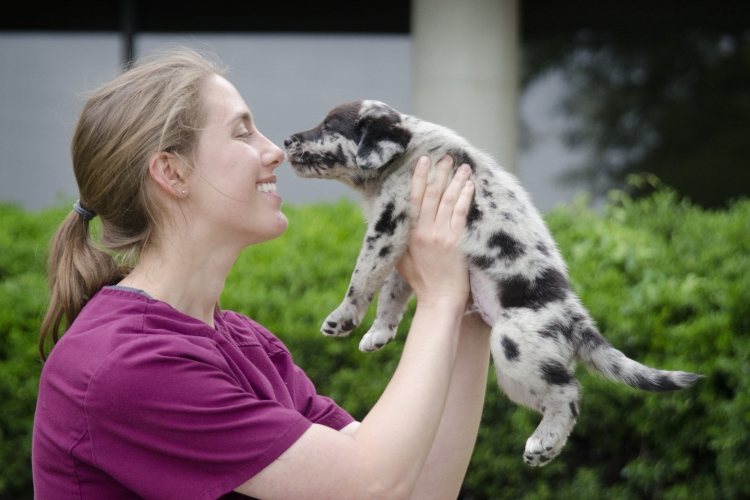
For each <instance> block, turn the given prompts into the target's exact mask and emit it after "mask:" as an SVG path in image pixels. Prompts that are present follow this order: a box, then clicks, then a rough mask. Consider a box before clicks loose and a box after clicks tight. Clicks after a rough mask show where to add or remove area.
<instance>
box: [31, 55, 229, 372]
mask: <svg viewBox="0 0 750 500" xmlns="http://www.w3.org/2000/svg"><path fill="white" fill-rule="evenodd" d="M225 72H226V71H225V69H224V68H223V66H221V65H220V63H218V62H217V61H215V60H212V59H209V58H207V57H206V56H204V55H202V54H200V53H198V52H195V51H192V50H189V49H185V48H179V49H172V50H170V51H169V52H162V53H159V54H156V55H154V56H151V57H149V58H147V59H145V60H142V61H140V62H139V63H137V64H136V65H135V66H134V67H133V68H132V69H130V70H128V71H126V72H125V73H122V74H121V75H120V76H118V77H117V78H115V79H114V80H112V81H111V82H109V83H107V84H105V85H104V86H102V87H100V88H99V89H97V90H96V91H95V92H94V93H93V94H92V95H91V96H90V97H89V99H88V101H87V102H86V104H85V106H84V107H83V111H82V112H81V117H80V118H79V120H78V125H77V127H76V131H75V134H74V135H73V141H72V144H71V152H72V156H73V171H74V173H75V177H76V181H77V183H78V190H79V193H80V204H81V206H82V207H84V208H85V209H86V210H88V211H91V212H94V213H96V214H97V215H98V216H99V217H100V218H101V225H102V229H101V237H100V242H99V246H100V247H101V248H99V247H97V246H96V245H94V243H93V241H92V239H91V235H90V232H89V221H88V220H87V219H86V218H84V217H83V216H81V215H79V214H78V213H76V212H75V211H71V213H70V214H68V216H67V217H66V218H65V220H64V221H63V223H62V224H61V225H60V227H59V228H58V230H57V233H56V234H55V236H54V239H53V240H52V247H51V249H50V256H49V264H48V270H49V285H50V291H51V297H50V304H49V308H48V309H47V313H46V315H45V317H44V321H43V323H42V328H41V333H40V338H39V353H40V355H41V357H42V360H44V359H46V355H45V344H46V341H47V339H48V338H49V337H50V336H51V337H52V340H53V342H57V340H58V338H59V330H60V325H61V323H62V322H63V318H64V319H65V323H66V326H65V329H67V328H69V327H70V325H71V323H72V322H73V321H74V320H75V319H76V317H77V316H78V314H79V313H80V312H81V309H82V308H83V306H84V305H85V304H86V302H87V301H88V299H90V298H91V297H93V296H94V294H96V293H97V292H98V291H99V290H100V289H101V288H102V287H104V286H106V285H111V284H115V283H117V282H119V281H120V280H122V278H124V277H125V276H126V275H127V274H128V272H129V271H130V267H128V265H127V264H129V263H132V262H135V260H136V259H137V257H138V256H139V255H140V254H141V252H142V251H143V250H144V248H146V247H147V246H148V245H149V244H152V243H153V240H154V238H155V236H156V232H155V231H154V230H155V228H156V227H157V225H158V223H159V222H160V215H161V213H162V212H163V211H160V207H159V205H158V203H157V199H156V196H154V193H153V189H154V184H153V183H152V182H151V179H150V176H149V170H148V162H149V159H150V158H151V157H152V156H153V155H154V154H156V153H158V152H160V151H166V152H169V153H172V154H175V155H178V156H180V157H183V158H187V159H192V158H193V157H194V153H195V150H196V147H197V145H198V136H199V132H200V130H201V128H202V127H203V126H204V125H205V121H206V117H207V110H206V109H205V102H204V98H203V89H204V87H205V83H206V81H207V80H208V79H209V78H210V77H212V76H214V75H219V76H224V74H225ZM103 249H104V250H103ZM106 250H109V251H110V252H107V251H106ZM113 255H114V256H116V257H117V258H118V260H115V257H113ZM118 261H119V262H120V263H118ZM123 263H125V264H123Z"/></svg>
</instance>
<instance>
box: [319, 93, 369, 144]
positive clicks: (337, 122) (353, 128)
mask: <svg viewBox="0 0 750 500" xmlns="http://www.w3.org/2000/svg"><path fill="white" fill-rule="evenodd" d="M361 107H362V101H353V102H348V103H346V104H342V105H340V106H336V107H335V108H333V109H332V110H331V112H330V113H328V116H326V119H325V120H323V123H322V124H321V126H322V128H323V129H328V130H330V131H332V132H336V133H338V134H341V135H342V136H344V137H345V138H347V139H349V140H350V141H353V142H356V143H358V142H359V139H360V132H359V131H358V130H357V119H358V117H359V109H360V108H361ZM313 130H315V129H313Z"/></svg>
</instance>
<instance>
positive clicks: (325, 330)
mask: <svg viewBox="0 0 750 500" xmlns="http://www.w3.org/2000/svg"><path fill="white" fill-rule="evenodd" d="M323 331H324V332H325V333H327V334H328V335H333V330H329V329H327V328H324V329H323Z"/></svg>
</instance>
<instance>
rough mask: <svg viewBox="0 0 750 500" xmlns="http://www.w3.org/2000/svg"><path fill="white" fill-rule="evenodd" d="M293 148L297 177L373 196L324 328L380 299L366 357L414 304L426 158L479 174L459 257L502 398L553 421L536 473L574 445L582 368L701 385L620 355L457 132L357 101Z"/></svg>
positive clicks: (550, 249) (537, 446) (540, 230)
mask: <svg viewBox="0 0 750 500" xmlns="http://www.w3.org/2000/svg"><path fill="white" fill-rule="evenodd" d="M284 144H285V146H286V149H287V157H288V159H289V161H290V163H291V164H292V167H293V168H294V171H295V172H296V173H297V175H300V176H302V177H321V178H330V179H338V180H339V181H342V182H344V183H346V184H348V185H349V186H351V187H353V188H354V189H356V190H357V191H359V192H360V193H361V194H362V196H363V199H364V205H365V212H366V215H367V218H368V220H369V225H368V228H367V233H366V235H365V241H364V244H363V246H362V249H361V251H360V254H359V258H358V259H357V264H356V268H355V270H354V273H353V274H352V278H351V283H350V285H349V289H348V292H347V294H346V297H345V298H344V301H343V302H342V304H341V305H340V306H339V307H338V308H337V309H336V310H335V311H333V312H332V313H331V314H330V316H328V318H326V320H325V321H324V323H323V328H322V331H323V333H325V334H327V335H348V334H349V332H350V331H351V330H353V329H354V328H355V327H356V326H357V325H359V323H360V322H361V321H362V318H363V316H364V314H365V312H366V311H367V308H368V306H369V305H370V303H371V301H372V299H373V297H374V296H375V293H376V292H377V291H378V290H380V297H379V299H378V308H377V315H376V318H375V321H374V323H373V325H372V327H371V328H370V330H369V331H368V332H367V333H366V334H365V336H364V337H363V338H362V341H361V342H360V349H362V350H363V351H372V350H375V349H378V348H380V347H382V346H384V345H385V344H387V343H388V342H389V341H390V340H391V339H393V337H394V336H395V334H396V328H397V326H398V324H399V322H400V321H401V317H402V315H403V313H404V311H405V309H406V306H407V303H408V301H409V299H410V297H411V296H412V290H411V288H410V287H409V285H408V284H407V283H406V281H405V280H404V279H403V278H402V277H401V276H400V275H399V273H398V272H397V271H396V270H395V268H394V265H395V263H396V262H398V260H399V258H400V257H401V255H402V254H403V253H404V251H405V250H406V246H407V242H408V239H409V231H410V230H411V228H412V225H413V222H414V219H415V213H414V210H413V209H412V207H411V205H410V202H409V190H410V189H409V184H410V182H411V177H412V173H413V170H414V167H415V165H416V162H417V159H418V158H419V157H420V156H422V155H427V156H429V157H430V158H431V160H432V164H433V165H434V164H435V163H436V162H437V160H438V159H440V158H441V157H442V156H443V155H445V154H450V155H451V156H452V157H453V158H454V159H455V167H454V169H455V168H456V167H458V166H459V165H461V164H463V163H467V164H469V166H470V167H471V169H472V175H471V178H472V180H473V181H474V184H475V185H476V187H477V188H476V190H475V194H474V198H473V200H472V202H471V205H470V209H469V213H468V215H467V227H466V230H465V232H464V234H463V235H462V238H461V241H460V247H461V249H462V251H463V252H464V253H465V254H466V256H467V260H468V262H469V272H470V282H471V292H472V297H473V300H474V305H473V306H472V307H471V310H473V311H476V312H478V313H479V314H480V315H481V316H482V318H483V319H484V321H485V322H487V324H488V325H492V327H493V328H492V337H491V344H492V354H493V360H494V364H495V372H496V374H497V379H498V383H499V384H500V386H501V387H502V388H503V390H504V391H505V392H506V394H507V395H508V396H509V397H510V399H512V400H513V401H515V402H517V403H519V404H522V405H524V406H527V407H529V408H533V409H535V410H538V411H540V412H541V413H542V414H543V418H542V421H541V423H540V424H539V426H538V427H537V429H536V431H535V432H534V433H533V435H532V436H531V437H530V438H529V439H528V440H527V442H526V450H525V452H524V460H525V461H526V463H528V464H530V465H537V466H538V465H545V464H546V463H547V462H548V461H549V460H550V459H552V458H553V457H555V456H556V455H557V454H558V453H559V452H560V450H561V449H562V447H563V445H564V444H565V441H566V440H567V437H568V435H569V434H570V432H571V430H572V428H573V425H574V424H575V421H576V419H577V418H578V412H579V407H580V398H581V388H580V384H579V383H578V381H577V380H576V379H575V377H574V376H573V372H574V369H575V365H576V362H577V361H581V362H583V363H584V364H585V365H586V366H587V367H589V368H590V369H593V370H595V371H597V372H599V373H600V374H602V375H604V376H606V377H608V378H610V379H613V380H618V381H621V382H624V383H626V384H628V385H630V386H632V387H636V388H638V389H643V390H647V391H671V390H675V389H680V388H683V387H687V386H690V385H692V384H694V383H695V382H696V380H697V379H698V378H699V377H700V376H699V375H695V374H692V373H686V372H678V371H674V372H671V371H663V370H657V369H653V368H649V367H647V366H644V365H642V364H640V363H638V362H636V361H633V360H631V359H628V358H627V357H626V356H625V355H624V354H623V353H621V352H620V351H618V350H617V349H615V348H614V347H612V345H611V344H610V343H609V342H608V341H607V340H606V339H605V338H604V337H603V336H602V335H601V334H600V333H599V331H598V330H597V329H596V326H595V324H594V322H593V320H592V319H591V317H590V316H589V314H588V311H587V310H586V309H585V308H584V307H583V305H582V304H581V302H580V300H579V299H578V297H577V296H576V294H575V293H574V292H573V291H572V290H571V288H570V284H569V281H568V275H567V270H566V265H565V262H564V261H563V259H562V257H561V256H560V253H559V251H558V250H557V246H556V244H555V242H554V240H553V239H552V236H551V235H550V233H549V231H548V230H547V227H546V226H545V224H544V221H543V220H542V217H541V216H540V214H539V212H538V211H537V210H536V209H535V207H534V206H533V205H532V203H531V200H530V199H529V195H528V194H527V193H526V191H525V190H524V189H523V188H522V187H521V186H520V184H519V183H518V180H517V179H516V178H515V177H514V176H513V175H511V174H510V173H508V172H506V171H505V170H503V169H502V168H501V167H500V166H498V165H497V164H496V163H495V161H494V160H493V159H492V158H490V157H489V156H488V155H487V154H485V153H484V152H482V151H480V150H478V149H476V148H474V147H472V146H471V145H470V144H469V143H468V142H467V141H466V140H465V139H463V138H461V137H460V136H458V135H457V134H456V133H455V132H453V131H451V130H449V129H447V128H444V127H441V126H439V125H435V124H432V123H428V122H426V121H423V120H419V119H418V118H415V117H413V116H408V115H403V114H401V113H399V112H397V111H395V110H394V109H392V108H390V107H389V106H387V105H385V104H383V103H381V102H377V101H356V102H351V103H348V104H343V105H341V106H338V107H336V108H334V109H333V110H332V111H331V112H330V113H329V114H328V116H326V118H325V119H324V120H323V122H322V123H321V124H320V125H318V126H317V127H315V128H314V129H311V130H308V131H306V132H300V133H297V134H294V135H292V136H291V137H289V138H288V139H287V140H286V141H285V142H284ZM454 171H455V170H454ZM430 175H433V173H432V172H431V174H430Z"/></svg>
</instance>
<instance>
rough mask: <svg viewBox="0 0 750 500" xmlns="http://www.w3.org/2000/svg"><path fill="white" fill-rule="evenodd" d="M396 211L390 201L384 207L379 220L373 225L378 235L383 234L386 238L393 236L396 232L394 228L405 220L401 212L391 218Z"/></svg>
mask: <svg viewBox="0 0 750 500" xmlns="http://www.w3.org/2000/svg"><path fill="white" fill-rule="evenodd" d="M395 209H396V205H395V204H394V203H393V202H392V201H391V202H389V203H388V204H387V205H386V206H385V210H383V212H382V213H381V214H380V219H378V222H377V223H376V224H375V231H376V232H378V233H381V234H383V233H385V234H387V235H388V236H393V233H394V232H395V231H396V227H397V226H398V225H399V224H400V223H401V222H403V221H404V220H405V219H406V213H404V212H401V213H400V214H398V215H397V216H396V217H394V216H393V211H394V210H395ZM378 237H379V236H378Z"/></svg>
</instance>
